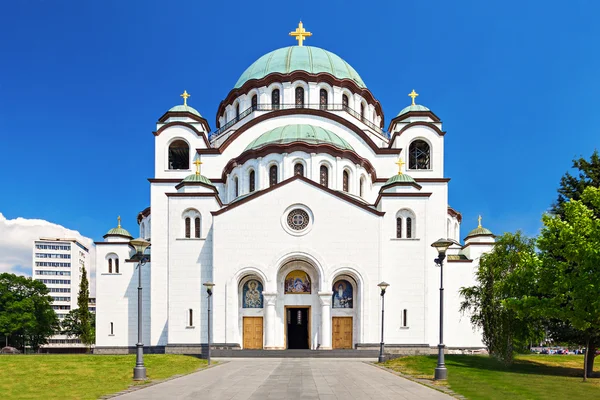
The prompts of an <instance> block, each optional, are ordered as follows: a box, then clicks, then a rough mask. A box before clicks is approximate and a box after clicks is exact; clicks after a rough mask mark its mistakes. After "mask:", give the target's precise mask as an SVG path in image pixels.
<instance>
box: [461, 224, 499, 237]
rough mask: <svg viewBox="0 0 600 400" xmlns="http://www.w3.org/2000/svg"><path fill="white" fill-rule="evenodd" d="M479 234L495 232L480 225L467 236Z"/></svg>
mask: <svg viewBox="0 0 600 400" xmlns="http://www.w3.org/2000/svg"><path fill="white" fill-rule="evenodd" d="M478 235H489V236H493V235H494V234H493V233H492V231H490V230H489V229H486V228H484V227H483V226H481V225H480V226H478V227H477V228H475V229H473V230H472V231H471V232H469V234H468V235H467V237H471V236H478Z"/></svg>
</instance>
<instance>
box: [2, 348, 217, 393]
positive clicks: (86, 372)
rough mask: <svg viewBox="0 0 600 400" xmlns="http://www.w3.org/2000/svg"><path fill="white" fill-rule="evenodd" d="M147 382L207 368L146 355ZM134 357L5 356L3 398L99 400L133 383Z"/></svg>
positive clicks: (172, 357) (195, 360)
mask: <svg viewBox="0 0 600 400" xmlns="http://www.w3.org/2000/svg"><path fill="white" fill-rule="evenodd" d="M144 361H145V364H146V368H147V370H148V379H150V380H156V379H164V378H168V377H170V376H173V375H177V374H184V373H188V372H192V371H195V370H197V369H199V368H202V367H204V366H206V360H200V359H198V358H196V357H189V356H180V355H171V354H149V355H145V356H144ZM134 365H135V355H126V356H104V355H83V354H82V355H10V356H8V355H5V356H0V393H1V395H0V398H1V399H2V400H6V399H45V400H46V399H47V400H50V399H61V400H63V399H64V400H66V399H97V398H98V397H100V396H102V395H105V394H110V393H115V392H119V391H121V390H124V389H126V388H127V387H129V386H130V385H131V384H132V382H133V381H132V374H133V372H132V371H133V366H134Z"/></svg>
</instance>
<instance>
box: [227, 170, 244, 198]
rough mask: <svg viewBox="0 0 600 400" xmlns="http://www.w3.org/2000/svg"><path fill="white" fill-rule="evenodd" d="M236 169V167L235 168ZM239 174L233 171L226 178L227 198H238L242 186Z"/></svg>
mask: <svg viewBox="0 0 600 400" xmlns="http://www.w3.org/2000/svg"><path fill="white" fill-rule="evenodd" d="M236 169H237V168H236ZM240 178H241V176H240V175H239V174H238V173H237V172H234V173H232V174H231V175H229V179H228V182H227V183H228V187H229V190H228V192H229V199H231V200H234V199H236V198H238V197H239V196H240V195H241V194H242V193H241V190H240V189H241V188H242V184H241V182H242V180H241V179H240ZM236 185H237V194H236Z"/></svg>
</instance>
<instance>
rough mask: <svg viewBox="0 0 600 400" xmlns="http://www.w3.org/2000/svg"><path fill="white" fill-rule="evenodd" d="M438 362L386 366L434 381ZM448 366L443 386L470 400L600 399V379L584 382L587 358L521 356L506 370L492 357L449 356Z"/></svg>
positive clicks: (419, 359) (414, 359) (425, 359)
mask: <svg viewBox="0 0 600 400" xmlns="http://www.w3.org/2000/svg"><path fill="white" fill-rule="evenodd" d="M597 362H598V360H597ZM436 363H437V356H410V357H403V358H397V359H395V360H390V361H387V362H386V363H384V364H383V365H384V366H385V367H388V368H391V369H394V370H396V371H399V372H402V373H405V374H408V375H412V376H415V377H418V378H426V379H433V371H434V369H435V366H436ZM446 366H447V367H448V382H447V383H442V384H446V385H448V386H449V387H450V389H452V390H453V391H454V392H456V393H458V394H461V395H463V396H465V397H467V398H468V399H473V400H476V399H486V400H487V399H502V400H520V399H523V400H524V399H528V400H529V399H557V400H558V399H577V400H583V399H600V379H599V378H591V379H588V382H582V376H583V370H582V368H583V356H563V355H527V356H518V357H517V360H516V361H515V363H514V364H513V365H512V366H511V367H505V366H504V365H502V364H501V363H499V362H497V361H496V360H494V359H492V358H490V357H488V356H467V355H448V356H446ZM594 369H595V370H596V371H597V370H598V365H595V366H594ZM436 384H438V382H436Z"/></svg>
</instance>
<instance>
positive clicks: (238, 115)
mask: <svg viewBox="0 0 600 400" xmlns="http://www.w3.org/2000/svg"><path fill="white" fill-rule="evenodd" d="M235 120H236V121H239V120H240V103H237V104H236V105H235Z"/></svg>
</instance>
